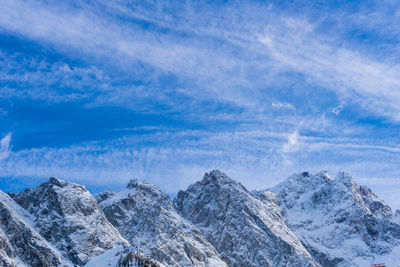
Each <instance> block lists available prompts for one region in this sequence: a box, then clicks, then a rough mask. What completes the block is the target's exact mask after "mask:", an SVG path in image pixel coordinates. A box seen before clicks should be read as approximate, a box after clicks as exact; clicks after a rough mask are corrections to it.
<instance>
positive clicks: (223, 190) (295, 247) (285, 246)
mask: <svg viewBox="0 0 400 267" xmlns="http://www.w3.org/2000/svg"><path fill="white" fill-rule="evenodd" d="M175 205H176V207H177V209H178V211H179V212H180V213H181V214H182V216H183V217H185V218H186V219H187V220H189V221H191V222H192V223H194V224H195V225H197V226H198V227H199V229H200V230H201V231H202V232H203V233H204V234H205V236H206V238H207V239H208V240H209V241H210V243H211V244H212V245H214V247H215V248H216V249H217V250H218V252H219V253H220V254H221V256H222V258H223V259H224V260H225V261H226V262H227V263H228V265H229V266H276V265H279V266H283V265H286V266H300V265H306V266H318V264H317V263H316V262H315V261H314V260H313V259H312V257H311V255H310V254H309V253H308V251H307V250H306V249H305V248H304V247H303V245H302V244H301V242H300V241H299V240H298V239H297V237H296V236H295V235H294V234H293V233H292V232H291V230H290V229H289V228H288V227H287V226H286V225H285V223H284V220H283V218H282V216H281V214H280V209H279V207H277V206H276V205H275V204H274V203H269V204H266V203H264V202H262V201H261V200H259V199H258V198H257V197H255V196H254V195H253V194H252V193H250V192H249V191H248V190H247V189H246V188H245V187H244V186H242V185H241V184H240V183H238V182H236V181H234V180H232V179H230V178H229V177H228V176H227V175H226V174H224V173H222V172H220V171H212V172H210V173H206V174H205V175H204V178H203V180H202V181H200V182H197V183H195V184H192V185H190V186H189V187H188V189H187V190H186V191H180V192H179V193H178V196H177V199H176V200H175Z"/></svg>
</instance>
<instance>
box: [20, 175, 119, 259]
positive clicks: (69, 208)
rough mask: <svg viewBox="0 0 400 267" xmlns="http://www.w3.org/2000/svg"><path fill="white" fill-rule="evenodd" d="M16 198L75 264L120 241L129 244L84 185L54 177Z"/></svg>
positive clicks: (43, 233) (49, 239) (41, 230)
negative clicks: (108, 219)
mask: <svg viewBox="0 0 400 267" xmlns="http://www.w3.org/2000/svg"><path fill="white" fill-rule="evenodd" d="M12 197H13V199H14V200H15V201H16V202H17V203H18V204H19V205H21V207H23V208H24V209H25V210H27V211H28V212H29V213H30V214H31V215H32V217H33V220H34V226H35V228H36V229H37V230H38V232H39V233H40V234H41V235H42V236H43V237H44V238H45V239H46V240H47V241H48V242H49V243H52V244H54V246H55V247H56V248H57V249H58V250H59V251H61V252H62V253H63V255H64V256H65V257H66V258H68V259H69V260H71V261H72V262H73V263H74V264H78V265H83V264H85V263H86V262H87V261H88V260H89V259H90V258H91V257H93V256H97V255H99V254H101V253H103V252H105V251H106V250H109V249H112V248H113V247H114V245H115V243H116V242H120V243H126V244H127V242H126V240H124V239H123V238H122V237H121V235H120V234H119V233H118V231H117V230H116V229H115V228H114V227H113V226H112V225H111V224H110V223H109V222H108V221H107V219H106V218H105V216H104V214H103V212H102V211H101V209H100V207H99V206H98V204H97V201H96V199H95V198H94V197H93V196H92V195H91V194H90V193H89V191H87V190H86V188H85V187H84V186H82V185H78V184H75V183H70V182H66V181H63V180H60V179H57V178H54V177H52V178H50V179H49V181H48V182H45V183H43V184H41V185H40V186H38V187H36V188H34V189H32V190H29V191H28V190H26V191H24V192H23V193H19V194H13V195H12Z"/></svg>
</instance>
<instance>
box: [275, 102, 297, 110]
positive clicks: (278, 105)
mask: <svg viewBox="0 0 400 267" xmlns="http://www.w3.org/2000/svg"><path fill="white" fill-rule="evenodd" d="M272 107H274V108H277V109H281V108H283V109H291V110H295V109H296V108H295V107H294V106H293V105H292V104H290V103H282V102H272Z"/></svg>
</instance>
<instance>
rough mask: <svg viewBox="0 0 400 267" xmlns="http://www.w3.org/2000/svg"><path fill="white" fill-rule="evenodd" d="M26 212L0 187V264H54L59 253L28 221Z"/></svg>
mask: <svg viewBox="0 0 400 267" xmlns="http://www.w3.org/2000/svg"><path fill="white" fill-rule="evenodd" d="M29 219H30V217H29V215H28V214H27V213H26V211H24V210H23V209H22V208H21V207H18V204H16V203H15V202H14V201H13V200H12V199H11V198H10V197H9V196H8V195H6V194H5V193H3V192H2V191H0V266H18V265H19V264H18V262H17V261H16V258H17V257H18V258H19V259H21V260H22V261H23V262H26V263H29V264H30V265H31V266H57V265H59V264H60V263H61V258H60V255H59V254H58V252H57V251H55V250H53V249H52V248H51V247H50V246H49V244H48V243H47V242H46V240H44V239H43V237H41V236H40V235H39V234H38V233H37V232H36V231H35V230H34V229H33V228H32V227H31V226H30V225H29Z"/></svg>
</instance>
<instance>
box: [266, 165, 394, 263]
mask: <svg viewBox="0 0 400 267" xmlns="http://www.w3.org/2000/svg"><path fill="white" fill-rule="evenodd" d="M266 191H272V192H273V193H275V194H276V195H277V198H278V202H280V203H281V207H282V211H283V213H284V214H285V220H286V222H287V224H288V226H289V227H290V228H291V229H292V230H293V231H294V232H295V234H296V235H297V236H298V237H299V238H300V239H301V240H302V242H303V244H305V246H306V248H307V249H308V250H309V251H311V252H312V254H313V255H314V257H316V258H318V259H319V261H320V262H326V263H329V264H331V265H337V264H339V265H343V266H346V265H347V266H353V265H354V266H356V265H368V264H370V263H371V262H372V261H373V259H374V258H376V257H379V256H381V255H386V254H390V253H391V252H392V249H393V248H394V247H396V246H398V245H399V241H400V240H399V239H400V226H399V225H396V224H394V223H392V222H391V220H390V219H391V218H392V211H391V209H390V207H389V206H388V205H387V204H386V203H385V202H384V201H383V200H381V199H379V198H378V197H377V196H376V195H375V194H373V193H372V191H371V190H370V189H369V188H368V187H366V186H362V185H361V186H358V185H357V183H356V182H355V180H354V178H353V177H352V176H351V175H350V174H348V173H344V172H340V173H338V174H337V175H336V177H335V178H331V177H330V176H329V175H328V174H327V173H326V172H319V173H317V174H314V175H307V176H304V175H302V174H301V173H300V174H295V175H292V176H291V177H289V178H288V179H287V180H285V181H283V182H282V183H281V184H279V185H277V186H275V187H273V188H271V189H269V190H266Z"/></svg>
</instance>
